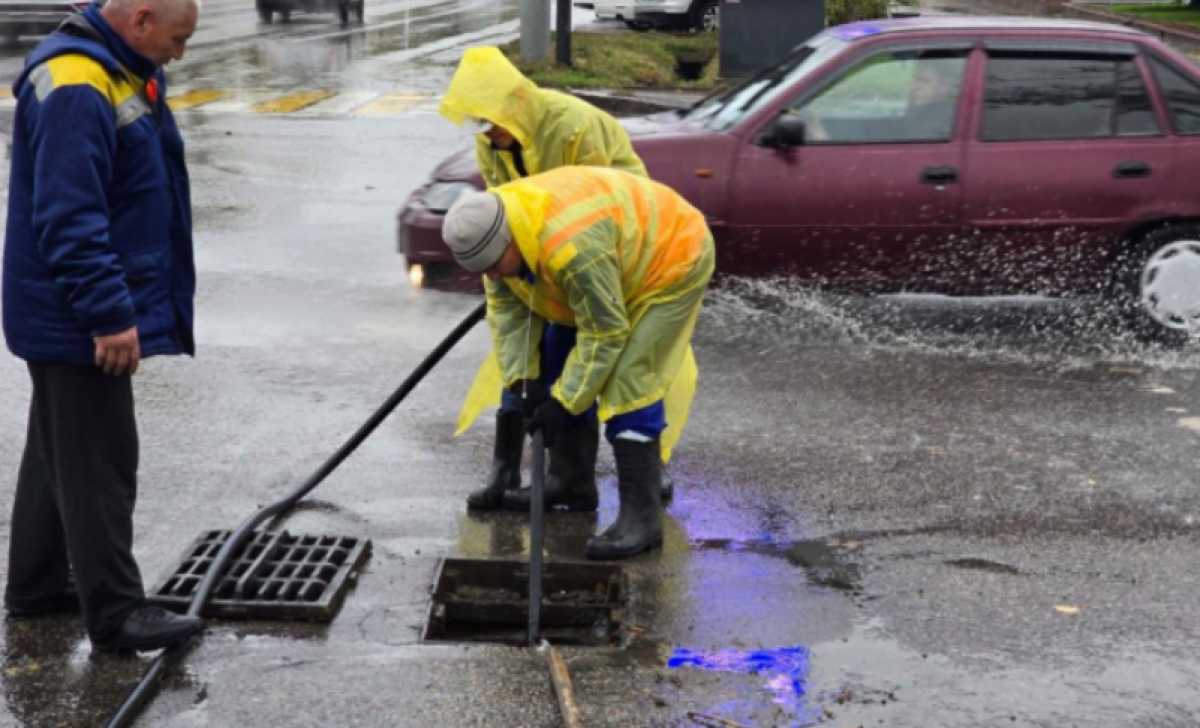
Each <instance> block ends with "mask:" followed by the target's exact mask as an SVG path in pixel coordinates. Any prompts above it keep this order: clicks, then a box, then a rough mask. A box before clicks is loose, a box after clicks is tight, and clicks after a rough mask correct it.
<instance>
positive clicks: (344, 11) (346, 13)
mask: <svg viewBox="0 0 1200 728" xmlns="http://www.w3.org/2000/svg"><path fill="white" fill-rule="evenodd" d="M338 22H339V23H341V24H342V25H349V24H350V3H348V2H341V3H338Z"/></svg>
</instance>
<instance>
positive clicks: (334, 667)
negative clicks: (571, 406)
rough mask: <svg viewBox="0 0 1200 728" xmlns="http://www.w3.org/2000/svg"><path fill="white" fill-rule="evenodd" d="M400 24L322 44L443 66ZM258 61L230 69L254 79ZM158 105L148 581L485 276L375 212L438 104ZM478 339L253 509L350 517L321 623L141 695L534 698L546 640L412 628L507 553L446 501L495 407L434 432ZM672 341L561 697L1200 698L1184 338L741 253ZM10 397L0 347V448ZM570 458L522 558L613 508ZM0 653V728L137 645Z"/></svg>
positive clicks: (28, 631)
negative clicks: (550, 509)
mask: <svg viewBox="0 0 1200 728" xmlns="http://www.w3.org/2000/svg"><path fill="white" fill-rule="evenodd" d="M206 7H212V5H208V4H206ZM370 8H371V6H368V22H370V20H371V18H372V17H373V16H372V11H371V9H370ZM481 32H483V31H481ZM381 42H384V41H381ZM417 50H419V49H417ZM222 52H224V51H222ZM239 52H240V53H250V51H249V50H248V49H242V50H241V51H239ZM402 52H408V51H395V52H394V53H402ZM392 53H393V52H392V51H389V52H387V53H384V54H382V55H373V54H371V55H370V57H369V58H364V59H363V60H362V61H358V60H351V61H350V62H348V63H347V65H346V66H345V67H343V68H342V69H341V70H340V71H337V69H334V71H335V72H334V73H333V74H332V75H333V76H336V77H339V78H340V77H342V76H343V75H350V76H354V77H356V78H357V79H361V78H367V79H373V78H374V79H381V80H392V79H390V78H389V77H388V74H391V73H393V71H394V72H395V74H396V75H397V77H399V78H402V79H403V81H404V82H405V83H425V84H427V85H429V86H430V87H434V86H435V85H436V84H435V82H434V80H435V79H437V78H444V77H445V74H447V73H448V67H447V66H446V65H445V63H446V58H447V57H452V55H453V54H452V52H451V51H446V50H440V51H439V50H434V51H432V52H431V53H428V54H424V55H419V54H417V53H416V50H413V51H412V53H413V55H410V56H396V55H391V54H392ZM422 53H424V52H423V51H422ZM252 57H253V56H238V58H240V59H241V60H238V61H237V63H236V67H237V69H238V73H239V74H241V75H242V77H244V78H247V79H250V81H249V82H250V83H252V84H254V85H257V84H259V83H271V82H272V79H274V78H276V73H277V72H278V69H275V70H270V71H268V70H264V69H265V66H266V65H269V62H268V61H267V60H264V58H263V57H261V56H258V57H257V58H258V60H257V61H255V60H250V59H251V58H252ZM192 63H193V65H191V66H181V68H180V69H179V70H180V75H181V76H182V77H183V79H185V80H186V81H188V82H192V81H195V80H196V79H198V78H205V77H206V76H205V74H210V73H211V74H215V73H217V68H218V66H217V65H216V60H215V59H214V58H213V57H206V56H205V55H204V54H203V53H199V52H198V53H197V54H196V58H195V60H194V61H193V62H192ZM242 64H244V66H243V65H242ZM388 69H391V70H388ZM321 72H322V73H324V72H325V71H324V70H322V71H321ZM437 74H442V75H441V76H438V75H437ZM180 119H181V123H182V125H183V127H184V133H185V135H186V138H187V141H188V145H189V147H188V150H189V151H188V153H189V160H190V163H191V166H192V175H193V190H194V196H195V217H196V243H197V265H198V269H199V291H198V301H197V303H198V306H197V308H198V311H197V340H198V342H199V353H198V356H197V357H196V359H195V360H178V359H151V360H149V361H147V362H146V363H145V366H144V369H143V371H141V372H140V373H139V374H138V376H137V378H136V385H135V386H136V393H137V402H138V409H139V419H140V436H141V442H142V459H141V471H140V472H141V488H140V498H139V503H138V511H137V514H136V524H135V528H136V534H137V539H136V547H135V550H136V555H137V557H138V559H139V562H140V564H141V566H142V569H143V575H144V577H145V581H146V583H147V585H148V586H149V585H152V584H154V583H156V582H157V581H158V580H159V579H160V577H161V576H162V575H163V574H164V573H165V572H167V571H169V570H170V569H171V568H172V567H173V566H174V565H175V561H176V559H177V558H178V556H179V554H180V552H181V550H182V549H183V548H184V547H185V546H186V545H187V544H188V543H190V542H191V541H192V540H193V539H194V538H195V537H196V536H198V535H199V534H200V533H201V532H203V531H206V530H209V529H219V528H232V527H233V526H235V525H237V524H238V523H240V522H242V521H243V520H244V519H245V518H246V517H247V516H248V515H249V514H251V513H252V512H254V511H255V510H256V509H258V508H259V507H261V506H263V505H265V504H267V503H270V502H272V501H274V500H276V499H278V498H280V497H283V496H284V495H285V494H287V493H288V492H290V491H291V490H292V489H294V488H295V487H296V486H297V485H299V484H300V483H301V482H302V481H303V480H304V479H305V478H306V477H307V476H308V475H309V474H310V473H311V472H313V470H315V469H316V468H317V467H318V466H319V465H320V464H321V463H322V462H323V461H324V459H325V458H326V457H328V456H329V455H330V454H331V453H332V452H333V451H334V450H335V449H336V448H337V446H338V445H340V444H341V443H342V442H343V441H344V440H345V438H347V437H348V436H349V435H350V433H352V432H353V431H354V430H355V428H357V427H358V426H359V424H361V422H362V421H364V420H365V419H366V418H367V416H368V415H369V414H370V413H371V412H372V411H373V410H374V409H375V407H377V406H378V405H379V403H381V402H382V401H383V400H384V398H385V397H386V396H387V395H388V394H389V393H391V391H392V389H393V388H394V387H395V386H396V385H398V384H399V383H400V382H401V381H402V380H403V379H404V378H405V377H406V376H407V375H408V373H409V372H410V371H411V370H412V368H413V367H415V366H416V365H417V364H418V363H419V362H420V361H421V360H422V359H423V358H424V357H425V355H426V354H427V353H428V352H429V350H430V349H431V348H432V347H433V346H434V344H435V343H436V342H437V341H438V340H439V339H440V338H441V337H442V336H444V335H445V333H446V332H448V331H449V330H450V329H451V328H452V327H453V326H454V325H455V324H456V323H457V322H458V321H459V320H461V319H462V318H463V317H465V316H466V315H467V314H468V312H470V311H471V310H472V309H473V308H474V307H475V306H476V305H477V303H478V301H477V299H475V298H472V297H469V296H463V295H456V294H444V293H438V292H433V291H414V290H413V289H411V288H410V287H409V285H408V283H407V281H406V278H405V276H404V271H403V269H402V265H401V259H400V258H399V256H398V255H397V254H396V252H395V238H394V225H395V212H396V209H397V207H398V206H399V204H400V203H401V202H402V200H403V199H404V197H405V195H406V194H407V193H408V191H409V190H411V189H412V188H413V187H415V186H416V185H418V184H420V183H421V182H422V181H423V179H424V178H425V176H426V175H427V173H428V171H429V170H430V169H431V168H432V167H433V165H434V164H435V163H436V162H437V161H438V160H440V159H441V158H442V157H443V156H444V155H445V154H446V153H448V152H449V151H450V150H451V149H454V148H456V147H458V146H462V145H465V144H466V143H467V141H468V140H467V139H466V137H465V136H463V135H462V134H461V133H460V132H458V131H457V130H455V129H453V128H450V127H449V125H447V124H445V123H444V122H442V121H441V120H440V119H439V118H438V117H436V116H435V115H434V114H432V113H417V114H403V115H399V116H396V117H394V118H290V117H287V116H271V115H268V116H261V117H256V116H251V115H245V114H232V113H230V114H222V113H206V114H201V113H194V114H192V113H187V114H181V115H180ZM0 120H2V121H0V124H2V125H3V127H4V130H5V132H6V133H7V130H8V127H9V126H10V125H11V115H10V114H8V113H5V115H4V116H2V117H0ZM487 346H488V342H487V337H486V333H485V331H484V329H483V327H482V326H481V327H477V330H475V331H473V332H472V333H471V334H470V335H469V336H468V337H467V339H465V340H464V342H463V343H462V344H461V345H460V346H459V347H457V348H456V349H455V350H453V351H452V352H451V353H450V354H449V355H448V357H447V358H446V360H445V361H444V362H443V363H442V364H440V365H439V366H438V367H437V368H436V369H435V370H434V371H433V372H432V373H431V374H430V375H429V376H428V377H427V378H426V380H425V381H424V382H423V383H422V384H421V385H420V386H419V387H417V389H416V390H415V391H413V393H412V394H411V395H410V396H409V397H408V399H407V400H406V401H405V402H404V403H403V404H401V406H400V407H399V408H398V410H397V411H396V412H395V413H394V414H393V415H392V416H391V417H390V418H389V419H388V420H386V421H385V422H384V424H383V425H382V426H381V427H380V429H379V430H378V431H377V432H376V433H375V434H374V435H373V436H372V437H371V438H370V439H369V440H367V441H366V443H365V444H364V445H363V446H362V447H361V448H360V449H359V451H357V452H356V453H355V454H354V455H352V456H351V457H350V458H349V459H348V460H347V461H346V462H345V463H344V464H343V465H342V466H341V467H340V468H339V469H338V470H337V471H336V472H335V473H334V474H333V475H332V476H330V478H329V479H328V480H327V481H326V482H325V483H324V484H323V485H322V486H321V487H320V488H319V489H318V490H317V491H315V492H314V493H313V495H312V498H311V499H310V500H309V501H306V502H305V503H303V504H302V507H300V508H298V509H297V510H296V511H295V512H293V513H292V514H291V515H290V516H289V517H288V518H286V519H285V520H284V522H283V523H282V524H281V526H282V527H284V528H286V529H288V530H289V531H290V532H292V533H313V534H332V535H348V536H355V537H365V538H369V539H371V541H372V546H373V551H372V555H371V558H370V560H369V561H368V562H367V565H366V566H365V568H364V569H362V571H361V573H360V574H359V575H358V577H357V580H356V583H355V585H354V587H353V590H352V591H351V592H350V594H349V596H348V598H347V600H346V602H345V604H344V606H343V607H342V610H341V612H340V614H339V615H338V616H337V618H336V619H335V620H334V621H333V622H332V623H330V624H327V625H320V624H298V623H286V622H278V623H277V622H267V621H233V620H212V621H210V624H209V629H208V631H207V632H206V634H205V635H204V637H203V639H202V640H201V641H200V642H199V644H198V645H197V646H196V647H195V649H193V650H192V651H191V652H190V654H189V655H188V656H187V658H186V661H185V662H184V663H183V665H182V667H180V668H179V669H177V670H174V671H173V672H172V673H171V674H170V676H169V677H168V678H167V680H166V682H165V684H164V686H163V690H162V691H161V693H160V694H159V696H158V698H157V699H156V700H155V701H154V702H153V703H152V704H151V705H150V707H149V708H148V709H147V710H146V712H145V713H144V715H143V718H142V720H141V721H140V722H139V725H154V726H187V727H190V726H231V725H264V724H265V725H271V724H274V725H286V726H331V725H338V726H410V725H411V726H428V725H438V724H441V725H446V726H500V725H503V726H553V725H559V724H560V723H559V717H558V712H557V709H556V707H555V702H554V695H553V692H552V690H551V684H550V681H549V678H548V676H547V669H546V664H545V660H544V657H543V656H541V655H538V654H536V653H533V652H531V651H530V650H527V649H522V648H514V647H511V646H504V645H479V644H472V645H466V644H429V643H424V642H422V640H421V634H422V631H423V629H424V625H425V619H426V615H427V611H428V608H429V603H430V596H429V594H430V589H431V587H432V582H433V577H434V574H435V571H436V569H437V565H438V561H439V559H441V558H443V557H448V556H459V557H468V558H523V557H525V556H527V549H528V540H529V538H528V530H527V528H526V525H525V524H524V522H523V518H522V517H521V516H520V515H517V514H496V515H485V516H474V515H469V514H467V513H466V512H465V509H464V498H465V496H466V493H467V492H468V491H469V490H471V489H472V488H474V487H475V486H476V485H477V484H478V481H479V480H480V478H481V477H482V476H483V473H484V471H485V469H486V466H487V462H488V458H489V456H490V451H491V438H490V433H489V431H488V428H487V427H486V426H485V425H484V424H479V425H476V427H475V428H474V429H472V430H471V431H469V432H468V433H467V434H465V435H464V436H463V437H461V438H458V439H454V438H452V436H451V433H452V431H453V427H454V422H455V419H456V416H457V410H458V405H459V403H460V402H461V399H462V396H463V394H464V393H465V390H466V386H467V384H468V383H469V381H470V378H471V377H472V375H473V374H474V372H475V369H476V367H477V366H478V363H479V361H480V360H481V358H482V357H483V355H484V353H485V352H486V350H487ZM696 351H697V356H698V359H699V363H700V367H701V385H700V390H699V395H698V398H697V401H696V405H695V408H694V411H693V414H692V418H691V421H690V422H689V425H688V430H687V433H686V435H685V437H684V439H683V441H682V442H681V444H680V446H679V447H678V449H677V451H676V456H675V459H674V460H673V462H672V465H671V471H672V473H673V475H674V479H675V483H676V493H677V495H676V498H675V500H674V502H673V503H672V504H671V505H670V506H669V508H668V510H667V516H666V522H665V523H666V536H665V546H664V549H663V551H662V552H661V553H655V554H652V555H648V556H643V557H639V558H637V559H634V560H632V561H631V562H629V564H628V577H629V580H630V585H631V594H630V602H629V605H628V608H627V610H626V613H625V614H624V621H623V627H622V629H621V631H620V633H619V634H618V636H617V640H616V641H615V642H614V643H613V644H611V645H608V646H604V647H564V648H563V649H562V651H563V654H564V656H565V657H566V658H567V662H568V665H569V668H570V671H571V674H572V677H573V679H574V682H575V691H576V697H577V700H578V702H579V705H580V709H581V711H582V714H583V717H584V721H585V724H587V725H594V726H600V725H613V726H618V725H638V726H643V725H644V726H687V725H726V726H728V725H730V723H725V724H721V723H719V722H716V719H718V718H719V719H722V720H725V721H729V722H731V723H732V724H734V725H745V726H805V725H818V724H823V725H831V726H859V725H863V726H871V725H884V726H912V727H914V728H915V727H920V728H931V727H936V726H947V727H950V726H956V727H957V726H1014V725H1015V726H1114V727H1116V726H1129V725H1153V726H1180V727H1182V726H1194V725H1195V724H1196V716H1197V715H1198V714H1200V691H1198V690H1197V687H1196V686H1197V685H1200V659H1197V658H1196V656H1195V654H1194V650H1193V649H1192V645H1194V644H1196V643H1197V641H1198V640H1200V612H1198V610H1197V609H1196V606H1195V595H1196V594H1198V593H1200V583H1198V582H1200V574H1198V572H1197V568H1196V561H1197V555H1198V545H1200V531H1198V530H1197V529H1198V526H1197V519H1200V492H1198V488H1197V485H1198V477H1197V467H1198V465H1200V462H1198V457H1197V453H1198V452H1200V451H1198V447H1200V389H1198V379H1200V346H1190V347H1186V348H1183V349H1180V350H1171V349H1162V348H1158V347H1155V346H1153V345H1147V344H1144V343H1141V342H1138V341H1136V340H1133V339H1132V338H1131V337H1129V336H1128V335H1126V334H1124V333H1123V332H1121V331H1120V330H1119V329H1118V328H1116V327H1115V326H1113V325H1112V323H1111V322H1110V320H1109V317H1108V315H1107V314H1106V313H1105V312H1104V311H1103V310H1102V309H1100V308H1098V307H1097V306H1095V305H1094V303H1093V302H1089V301H1072V302H1056V301H1049V300H1044V299H1036V298H1008V299H946V298H942V297H937V296H916V295H906V296H884V297H876V298H846V297H840V296H836V295H832V294H818V293H813V292H811V291H808V290H805V289H802V288H798V287H795V286H792V285H789V284H787V283H786V282H778V281H776V282H736V281H735V282H733V283H732V284H731V285H729V286H727V287H726V288H724V289H722V290H720V291H714V292H712V293H711V294H710V296H709V297H708V300H707V302H706V308H705V311H704V313H703V315H702V317H701V321H700V324H699V328H698V332H697V338H696ZM27 402H28V383H27V379H26V374H25V371H24V368H23V366H22V365H21V363H20V362H18V361H16V360H14V359H12V358H0V432H2V433H5V434H6V436H5V437H0V473H9V474H15V472H16V467H17V463H18V460H19V456H20V450H21V447H22V444H23V433H24V424H25V419H24V418H25V410H26V407H27ZM599 474H600V481H601V492H602V502H601V508H600V512H599V514H597V515H582V514H570V515H566V514H558V515H553V516H551V517H550V519H549V523H548V534H547V546H546V551H547V555H548V558H549V559H551V560H553V561H570V560H573V559H578V558H579V557H580V555H581V553H582V549H583V543H584V541H585V539H586V537H587V536H588V535H589V534H590V533H591V532H592V531H593V530H594V529H596V528H597V527H598V525H603V524H607V523H608V522H609V521H611V519H612V518H613V517H614V515H615V507H616V502H615V498H616V494H615V484H614V468H613V463H612V459H611V454H610V453H609V451H608V448H607V447H606V446H602V448H601V456H600V463H599ZM11 492H12V477H11V475H10V476H9V477H5V478H0V494H2V496H0V502H3V503H5V504H6V505H5V506H4V509H5V510H6V509H7V507H8V506H7V504H8V503H10V502H11V501H10V499H11ZM7 538H8V524H7V519H6V518H0V541H3V542H7ZM0 571H2V565H0ZM0 655H2V656H3V665H2V669H3V673H2V674H0V687H2V689H3V696H4V700H3V702H2V703H0V725H22V726H43V725H64V726H91V725H97V724H99V723H101V722H102V721H103V720H104V718H105V717H106V716H108V715H110V714H111V713H112V711H113V710H115V708H116V707H117V705H118V704H119V703H120V701H121V699H122V698H123V696H124V694H125V693H126V691H127V690H129V689H130V688H131V687H132V686H133V684H134V683H135V682H136V681H137V678H138V676H139V674H140V671H141V670H142V669H143V668H144V667H145V665H146V664H147V661H148V659H149V657H148V656H142V657H139V658H116V657H108V656H103V655H93V654H92V653H91V650H90V648H89V646H88V643H87V641H86V639H85V638H84V635H83V634H82V631H81V628H80V625H79V622H78V620H77V619H74V618H70V617H59V618H47V619H41V620H30V621H13V620H9V621H6V622H4V623H3V624H2V626H0Z"/></svg>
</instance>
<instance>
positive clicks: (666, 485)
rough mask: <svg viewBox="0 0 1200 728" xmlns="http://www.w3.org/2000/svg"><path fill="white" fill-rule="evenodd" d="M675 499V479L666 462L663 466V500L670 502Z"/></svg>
mask: <svg viewBox="0 0 1200 728" xmlns="http://www.w3.org/2000/svg"><path fill="white" fill-rule="evenodd" d="M674 499H675V479H674V478H672V477H671V471H669V470H667V466H666V463H664V464H663V466H662V502H663V503H670V502H671V501H672V500H674Z"/></svg>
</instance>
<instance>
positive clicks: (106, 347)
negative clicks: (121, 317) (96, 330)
mask: <svg viewBox="0 0 1200 728" xmlns="http://www.w3.org/2000/svg"><path fill="white" fill-rule="evenodd" d="M92 341H94V342H95V343H96V366H98V367H100V369H101V370H103V371H104V373H105V374H113V375H118V376H119V375H121V374H133V373H134V372H136V371H137V368H138V362H139V361H140V360H141V358H142V349H141V347H140V346H139V345H138V330H137V327H136V326H130V327H129V328H127V329H125V330H124V331H120V332H118V333H115V334H109V335H108V336H93V337H92Z"/></svg>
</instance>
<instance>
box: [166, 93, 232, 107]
mask: <svg viewBox="0 0 1200 728" xmlns="http://www.w3.org/2000/svg"><path fill="white" fill-rule="evenodd" d="M228 95H229V92H228V91H221V90H219V89H215V88H196V89H192V90H191V91H187V92H185V93H181V94H179V95H177V96H172V97H170V98H168V99H167V106H170V107H171V111H181V110H183V109H192V108H195V107H197V106H201V105H203V104H208V103H212V102H213V101H216V100H217V99H223V98H225V97H226V96H228Z"/></svg>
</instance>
